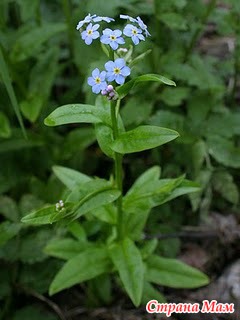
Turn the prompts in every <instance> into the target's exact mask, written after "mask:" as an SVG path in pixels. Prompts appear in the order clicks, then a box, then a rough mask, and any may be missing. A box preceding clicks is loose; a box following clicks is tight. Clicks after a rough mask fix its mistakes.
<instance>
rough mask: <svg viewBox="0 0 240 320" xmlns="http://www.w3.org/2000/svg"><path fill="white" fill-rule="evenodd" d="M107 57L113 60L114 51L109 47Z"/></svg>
mask: <svg viewBox="0 0 240 320" xmlns="http://www.w3.org/2000/svg"><path fill="white" fill-rule="evenodd" d="M109 59H110V60H111V61H114V51H113V50H112V49H111V48H110V50H109Z"/></svg>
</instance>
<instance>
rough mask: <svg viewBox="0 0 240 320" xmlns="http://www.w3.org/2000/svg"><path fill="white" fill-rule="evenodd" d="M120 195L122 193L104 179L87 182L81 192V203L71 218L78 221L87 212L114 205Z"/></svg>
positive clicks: (77, 205)
mask: <svg viewBox="0 0 240 320" xmlns="http://www.w3.org/2000/svg"><path fill="white" fill-rule="evenodd" d="M120 194H121V192H120V191H119V190H117V189H116V188H114V187H113V186H112V184H111V183H110V182H108V181H105V180H103V179H95V180H92V181H90V182H87V183H85V185H84V188H83V189H82V191H81V192H80V195H79V199H80V201H79V202H78V203H77V204H76V206H75V208H74V212H73V214H72V215H71V217H72V218H73V219H77V218H79V217H80V216H82V215H84V214H85V213H87V212H90V211H92V210H95V209H97V208H99V207H101V206H104V205H107V204H109V203H112V202H113V201H115V200H116V199H117V198H118V197H119V196H120Z"/></svg>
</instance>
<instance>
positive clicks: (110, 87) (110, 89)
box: [107, 84, 113, 92]
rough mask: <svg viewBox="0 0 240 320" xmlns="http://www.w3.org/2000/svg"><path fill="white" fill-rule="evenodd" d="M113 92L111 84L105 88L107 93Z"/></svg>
mask: <svg viewBox="0 0 240 320" xmlns="http://www.w3.org/2000/svg"><path fill="white" fill-rule="evenodd" d="M112 91H113V86H112V85H111V84H109V85H108V86H107V92H112Z"/></svg>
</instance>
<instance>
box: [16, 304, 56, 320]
mask: <svg viewBox="0 0 240 320" xmlns="http://www.w3.org/2000/svg"><path fill="white" fill-rule="evenodd" d="M43 318H44V320H57V319H59V317H57V316H55V315H54V314H50V313H46V312H43V310H42V308H41V309H40V308H38V307H34V306H26V307H23V308H21V309H19V310H17V311H16V312H14V315H13V318H12V320H26V319H34V320H42V319H43Z"/></svg>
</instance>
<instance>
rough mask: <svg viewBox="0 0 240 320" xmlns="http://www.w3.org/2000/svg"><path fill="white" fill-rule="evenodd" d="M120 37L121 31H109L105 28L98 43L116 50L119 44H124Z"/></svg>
mask: <svg viewBox="0 0 240 320" xmlns="http://www.w3.org/2000/svg"><path fill="white" fill-rule="evenodd" d="M121 35H122V31H121V30H111V29H109V28H107V29H105V30H103V35H102V36H101V38H100V41H101V42H102V43H104V44H109V45H110V47H111V48H112V49H113V50H117V48H118V46H119V44H124V43H125V41H124V39H123V38H122V37H121Z"/></svg>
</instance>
